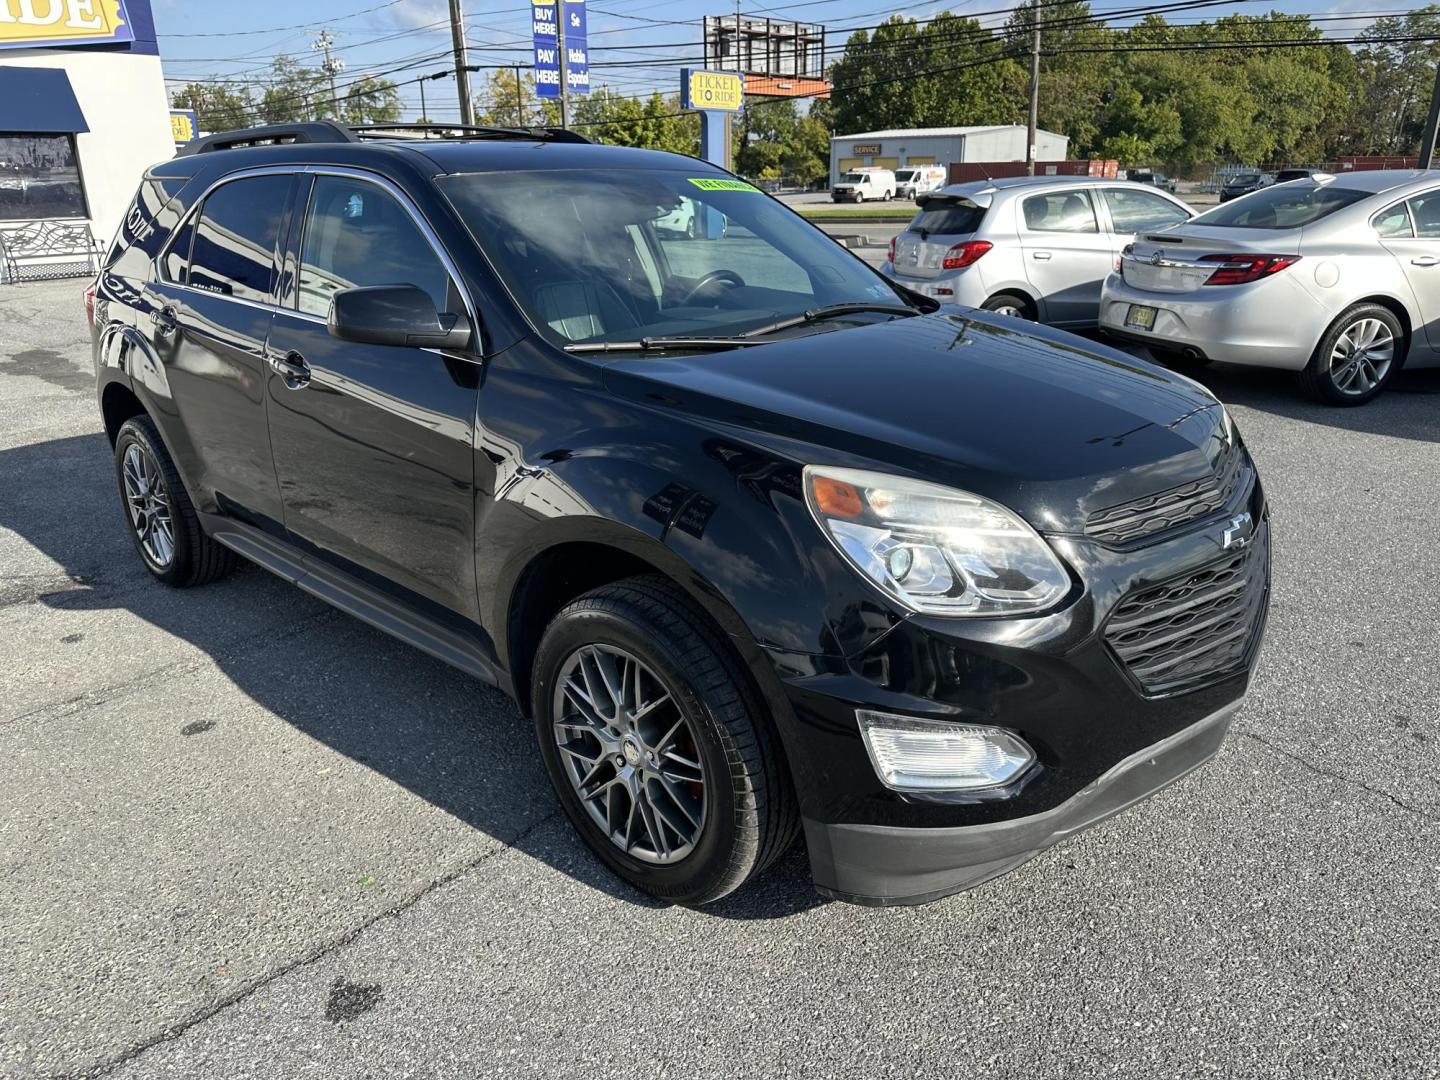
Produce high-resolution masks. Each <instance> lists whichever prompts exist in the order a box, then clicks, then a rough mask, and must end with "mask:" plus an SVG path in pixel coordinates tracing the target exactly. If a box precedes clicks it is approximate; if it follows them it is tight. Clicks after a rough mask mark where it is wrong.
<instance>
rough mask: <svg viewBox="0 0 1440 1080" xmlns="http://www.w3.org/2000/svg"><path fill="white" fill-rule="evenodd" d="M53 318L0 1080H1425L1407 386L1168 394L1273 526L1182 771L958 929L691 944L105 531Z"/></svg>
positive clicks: (395, 666) (16, 373)
mask: <svg viewBox="0 0 1440 1080" xmlns="http://www.w3.org/2000/svg"><path fill="white" fill-rule="evenodd" d="M82 288H83V283H81V282H78V281H69V282H59V283H51V284H34V285H24V286H6V287H3V288H0V568H3V574H0V643H3V646H0V687H3V693H0V761H3V765H0V897H3V902H0V942H3V946H0V1076H5V1077H10V1076H14V1077H32V1076H56V1077H82V1076H110V1077H125V1078H140V1077H146V1078H148V1077H192V1076H217V1077H218V1076H223V1077H227V1078H240V1077H251V1076H253V1077H267V1078H270V1077H310V1076H314V1077H330V1076H334V1075H338V1074H341V1073H343V1074H344V1075H346V1076H350V1077H408V1076H416V1077H421V1076H423V1077H479V1076H505V1077H525V1076H536V1077H542V1076H543V1077H572V1076H573V1077H587V1078H593V1077H605V1076H637V1075H644V1076H652V1075H653V1076H676V1077H702V1076H706V1077H708V1076H716V1077H719V1076H725V1077H738V1076H747V1077H748V1076H754V1077H767V1078H769V1077H780V1076H791V1075H795V1076H798V1075H805V1076H826V1077H857V1078H858V1077H866V1078H870V1077H883V1076H894V1077H904V1078H913V1077H922V1076H935V1075H944V1076H951V1075H976V1076H985V1077H1012V1076H1013V1077H1021V1076H1027V1077H1028V1076H1047V1077H1048V1076H1097V1075H1102V1074H1103V1075H1107V1076H1109V1075H1114V1076H1125V1077H1137V1078H1140V1077H1143V1078H1147V1080H1149V1078H1154V1077H1193V1076H1197V1075H1210V1074H1214V1075H1220V1076H1229V1077H1252V1076H1253V1077H1265V1078H1273V1077H1289V1076H1297V1077H1298V1076H1304V1077H1335V1076H1347V1077H1349V1076H1377V1077H1382V1076H1383V1077H1405V1078H1411V1077H1440V1023H1437V1021H1440V977H1437V975H1436V971H1437V968H1440V934H1437V931H1436V926H1437V925H1440V919H1437V914H1440V913H1437V906H1440V901H1437V886H1440V781H1437V773H1440V770H1437V764H1440V704H1437V700H1436V699H1437V695H1436V686H1437V682H1440V674H1437V673H1440V633H1437V623H1440V553H1437V551H1436V548H1435V538H1436V536H1437V535H1440V374H1427V373H1416V374H1413V375H1407V376H1405V377H1404V378H1403V379H1402V380H1401V383H1400V385H1399V386H1398V387H1397V389H1396V390H1394V391H1392V392H1391V393H1389V394H1388V395H1386V396H1385V397H1383V398H1382V399H1380V400H1379V401H1378V402H1376V403H1375V404H1373V405H1371V406H1369V407H1365V408H1360V409H1350V410H1330V409H1324V408H1321V407H1319V406H1312V405H1310V404H1308V403H1306V402H1304V401H1302V400H1300V399H1299V398H1297V397H1296V396H1295V395H1294V394H1293V392H1292V389H1291V386H1290V382H1289V379H1288V377H1286V376H1284V375H1283V374H1281V373H1267V372H1256V371H1246V370H1242V369H1236V368H1225V367H1223V366H1222V367H1216V368H1213V369H1210V370H1208V371H1205V372H1203V373H1201V378H1202V380H1203V381H1205V382H1206V383H1208V384H1209V385H1211V386H1212V387H1213V388H1214V389H1215V390H1216V392H1217V393H1218V394H1219V395H1220V397H1221V398H1222V400H1225V401H1226V402H1227V403H1229V404H1230V405H1231V407H1232V411H1233V412H1234V415H1235V417H1236V419H1237V421H1238V423H1239V425H1240V427H1241V429H1242V431H1243V432H1244V434H1245V437H1246V439H1247V441H1248V442H1249V444H1250V446H1251V448H1252V450H1253V452H1254V453H1255V456H1256V458H1257V459H1258V461H1259V465H1260V468H1261V472H1262V475H1263V477H1264V480H1265V483H1266V485H1267V489H1268V491H1269V494H1270V499H1271V504H1272V510H1273V516H1274V522H1275V553H1274V554H1275V577H1276V585H1275V600H1274V609H1273V613H1272V617H1271V622H1270V629H1269V636H1268V640H1267V643H1266V647H1265V653H1264V656H1263V659H1262V665H1261V672H1260V675H1259V677H1258V679H1257V681H1256V684H1255V687H1254V691H1253V693H1252V695H1251V698H1250V701H1249V703H1248V704H1247V705H1246V707H1245V709H1244V711H1243V712H1242V713H1241V715H1240V719H1239V721H1238V724H1237V728H1236V730H1235V732H1234V734H1233V735H1232V737H1231V738H1230V739H1229V740H1228V742H1227V744H1226V746H1225V748H1224V749H1223V750H1222V752H1221V754H1220V755H1219V757H1218V758H1216V760H1214V761H1213V762H1211V763H1210V764H1209V765H1208V766H1206V767H1205V768H1204V769H1202V770H1200V771H1199V772H1197V773H1195V774H1192V775H1191V776H1189V777H1187V778H1186V779H1185V780H1183V781H1182V782H1180V783H1179V784H1177V785H1175V786H1174V787H1172V788H1170V789H1169V790H1167V791H1165V792H1163V793H1161V794H1160V795H1159V796H1157V797H1156V798H1154V799H1152V800H1151V801H1149V802H1147V803H1145V804H1142V805H1141V806H1139V807H1136V808H1134V809H1132V810H1131V811H1129V812H1127V813H1125V814H1123V815H1121V816H1119V817H1117V818H1115V819H1112V820H1111V821H1108V822H1106V823H1104V824H1102V825H1100V826H1099V827H1097V828H1095V829H1093V830H1092V831H1090V832H1088V833H1086V834H1084V835H1082V836H1080V837H1078V838H1076V839H1075V840H1073V841H1071V842H1069V843H1067V844H1064V845H1061V846H1060V847H1058V848H1055V849H1053V850H1051V851H1050V852H1048V853H1046V854H1045V855H1043V856H1041V857H1040V858H1038V859H1036V860H1035V861H1033V862H1031V863H1029V864H1027V865H1026V866H1024V867H1022V868H1021V869H1020V870H1018V871H1016V872H1015V873H1012V874H1010V875H1008V876H1006V877H1004V878H1002V879H1000V880H998V881H995V882H992V883H990V884H987V885H985V886H983V887H981V888H979V889H977V890H975V891H973V892H971V893H968V894H964V895H961V896H956V897H952V898H950V899H947V900H943V901H940V902H938V903H935V904H931V905H928V906H925V907H920V908H906V909H895V910H884V911H882V910H869V909H864V908H857V907H851V906H847V905H844V904H836V903H824V902H822V901H821V900H820V899H819V898H818V897H817V896H816V895H815V894H814V893H813V891H812V890H811V889H810V888H809V883H808V876H807V872H806V866H805V861H804V857H803V852H802V851H800V850H799V849H797V850H796V851H794V852H792V853H791V855H790V856H789V857H787V858H786V860H785V861H784V862H783V863H782V864H781V865H780V866H778V867H777V868H776V869H774V870H773V871H772V872H770V873H769V874H768V875H766V876H765V877H764V878H762V879H761V880H760V881H758V882H756V883H755V884H754V886H753V887H752V888H751V889H749V890H748V891H746V892H743V893H742V894H740V895H738V896H735V897H732V898H730V899H728V900H727V901H725V902H722V903H721V904H719V905H717V906H715V907H713V908H710V909H706V910H704V911H690V910H685V909H681V908H668V907H664V906H660V905H657V904H655V903H654V902H652V901H650V900H648V899H646V898H644V897H642V896H641V895H639V894H637V893H635V892H634V891H632V890H630V889H628V888H627V887H625V886H624V885H622V884H621V883H619V882H618V881H616V880H615V879H613V878H611V877H609V876H608V875H607V874H606V873H605V871H604V870H603V869H601V868H600V867H599V866H598V865H597V863H596V862H595V860H594V859H593V858H591V857H590V856H589V855H588V853H587V852H586V850H585V849H584V848H583V847H582V846H581V845H580V844H579V842H578V841H576V840H575V839H574V837H573V836H572V834H571V831H570V829H569V826H568V824H567V823H566V822H565V820H564V818H563V817H562V816H560V815H559V814H558V813H557V808H556V805H555V802H554V799H553V797H552V795H551V793H550V791H549V788H548V786H547V784H546V782H545V780H544V777H543V775H542V774H541V771H540V767H539V764H538V762H537V760H536V754H535V751H534V747H533V735H532V733H531V731H530V730H529V727H528V725H527V724H526V723H525V722H524V721H523V720H522V718H521V717H520V716H519V714H518V712H517V711H516V710H515V708H514V707H513V706H512V705H511V704H510V703H509V702H508V701H507V700H506V699H505V698H503V697H502V696H501V695H500V694H499V693H497V692H496V691H493V690H491V689H488V688H486V687H484V686H482V685H480V684H478V683H476V682H474V681H472V680H470V679H468V678H466V677H465V676H463V675H461V674H459V673H458V672H455V671H452V670H451V669H449V668H446V667H444V666H443V665H441V664H440V663H438V662H437V661H434V660H431V659H430V658H428V657H426V656H424V655H421V654H419V653H417V652H415V651H413V650H410V649H408V648H407V647H405V646H403V645H401V644H399V643H397V642H394V641H391V640H390V639H388V638H386V637H384V636H383V635H381V634H379V633H378V632H376V631H373V630H371V629H369V628H367V627H365V626H363V625H361V624H360V623H358V622H356V621H354V620H352V619H349V618H348V617H346V616H344V615H342V614H339V613H336V612H333V611H331V610H329V609H327V608H325V607H324V606H322V605H321V604H320V603H319V602H318V601H316V600H314V599H312V598H310V597H308V596H305V595H304V594H302V593H300V592H299V591H298V590H295V589H293V588H291V587H289V586H286V585H284V584H283V583H281V582H280V581H278V580H276V579H274V578H271V577H269V576H268V575H266V574H265V573H263V572H262V571H259V570H256V569H249V568H247V569H242V570H241V571H239V572H237V573H235V574H234V575H232V576H231V577H229V578H227V579H225V580H224V581H221V582H219V583H216V584H215V585H212V586H209V587H206V588H203V589H196V590H189V591H185V592H178V591H173V590H167V589H164V588H162V587H159V586H156V585H154V584H152V583H151V582H150V581H149V580H148V579H147V577H146V575H145V574H144V572H143V570H142V568H141V566H140V564H139V562H138V560H137V559H136V557H135V555H134V553H133V551H132V550H131V548H130V545H129V541H128V539H127V537H126V535H125V533H124V531H123V525H122V521H121V516H120V508H119V504H118V499H117V497H116V494H115V485H114V480H113V474H112V472H111V464H110V460H109V448H108V445H107V444H106V442H105V439H104V436H103V435H102V434H100V425H99V417H98V412H97V409H96V406H95V404H94V401H93V397H92V394H91V390H90V382H89V379H88V376H87V370H88V365H89V356H88V342H87V340H86V335H85V329H84V325H83V311H82V306H81V299H80V293H81V289H82Z"/></svg>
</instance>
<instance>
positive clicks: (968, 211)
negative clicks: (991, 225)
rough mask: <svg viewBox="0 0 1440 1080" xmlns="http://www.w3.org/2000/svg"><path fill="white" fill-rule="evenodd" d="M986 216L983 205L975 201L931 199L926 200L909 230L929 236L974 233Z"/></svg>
mask: <svg viewBox="0 0 1440 1080" xmlns="http://www.w3.org/2000/svg"><path fill="white" fill-rule="evenodd" d="M984 217H985V210H984V208H983V207H980V206H976V205H975V204H974V203H968V202H954V201H951V200H949V199H931V200H930V201H928V202H926V203H925V205H924V207H923V208H922V209H921V211H920V213H918V214H916V215H915V220H913V221H912V222H910V225H909V231H910V232H916V233H921V234H922V235H925V236H929V235H930V234H931V233H943V234H945V235H946V236H953V235H955V234H957V233H973V232H974V231H975V230H976V229H978V228H979V227H980V222H981V220H982V219H983V218H984Z"/></svg>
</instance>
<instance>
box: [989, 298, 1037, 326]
mask: <svg viewBox="0 0 1440 1080" xmlns="http://www.w3.org/2000/svg"><path fill="white" fill-rule="evenodd" d="M981 307H983V308H984V309H985V310H986V311H993V312H995V314H997V315H1009V316H1011V317H1012V318H1016V319H1028V320H1029V321H1030V322H1034V321H1035V318H1036V315H1035V305H1034V304H1032V303H1031V302H1030V301H1029V300H1028V299H1026V298H1025V297H1023V296H1021V295H1020V294H1019V293H1008V292H1002V293H996V294H995V295H994V296H992V297H990V299H989V300H986V301H985V303H984V304H982V305H981Z"/></svg>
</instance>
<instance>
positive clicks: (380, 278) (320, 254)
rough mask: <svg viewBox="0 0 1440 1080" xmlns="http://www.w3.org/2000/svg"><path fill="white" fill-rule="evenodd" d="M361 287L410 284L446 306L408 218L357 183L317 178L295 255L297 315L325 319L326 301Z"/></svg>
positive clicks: (426, 245)
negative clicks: (321, 316)
mask: <svg viewBox="0 0 1440 1080" xmlns="http://www.w3.org/2000/svg"><path fill="white" fill-rule="evenodd" d="M361 285H414V286H416V287H417V288H420V289H423V290H425V292H427V293H428V294H429V295H430V299H431V300H433V301H434V302H435V310H436V311H442V312H443V311H448V310H449V308H450V306H451V305H450V302H449V291H450V275H449V273H448V272H447V271H446V269H445V264H444V263H443V262H441V261H440V256H439V255H437V254H436V253H435V249H434V248H433V247H432V246H431V245H430V241H429V240H428V239H427V238H426V236H425V234H424V233H423V232H421V231H420V227H419V226H418V225H416V224H415V221H414V219H413V218H412V217H411V216H410V214H409V213H408V212H407V211H406V209H405V207H403V206H401V205H400V204H399V203H398V202H396V201H395V199H394V198H393V197H392V196H391V195H390V194H389V192H387V191H385V190H384V189H382V188H380V187H379V186H377V185H375V184H371V183H368V182H366V181H364V180H350V179H348V178H346V177H341V176H319V177H316V179H315V190H314V192H313V193H312V194H311V196H310V210H309V212H308V213H307V215H306V221H305V240H304V244H303V247H302V250H301V255H300V310H301V311H304V312H307V313H309V314H311V315H327V314H328V313H329V311H330V297H331V296H332V295H333V294H334V293H336V292H338V291H339V290H341V289H352V288H356V287H357V286H361Z"/></svg>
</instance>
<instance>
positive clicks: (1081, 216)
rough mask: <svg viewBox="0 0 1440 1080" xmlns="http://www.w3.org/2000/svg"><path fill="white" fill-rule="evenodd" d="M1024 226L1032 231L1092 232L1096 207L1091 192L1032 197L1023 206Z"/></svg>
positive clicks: (1094, 226)
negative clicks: (1092, 203)
mask: <svg viewBox="0 0 1440 1080" xmlns="http://www.w3.org/2000/svg"><path fill="white" fill-rule="evenodd" d="M1023 206H1024V214H1025V227H1026V228H1027V229H1029V230H1030V231H1031V232H1067V233H1093V232H1099V231H1100V227H1099V226H1098V225H1097V224H1096V223H1095V207H1094V206H1093V205H1091V202H1090V193H1089V192H1088V191H1053V192H1049V193H1047V194H1044V195H1031V196H1030V197H1029V198H1028V199H1026V200H1025V202H1024V204H1023Z"/></svg>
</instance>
